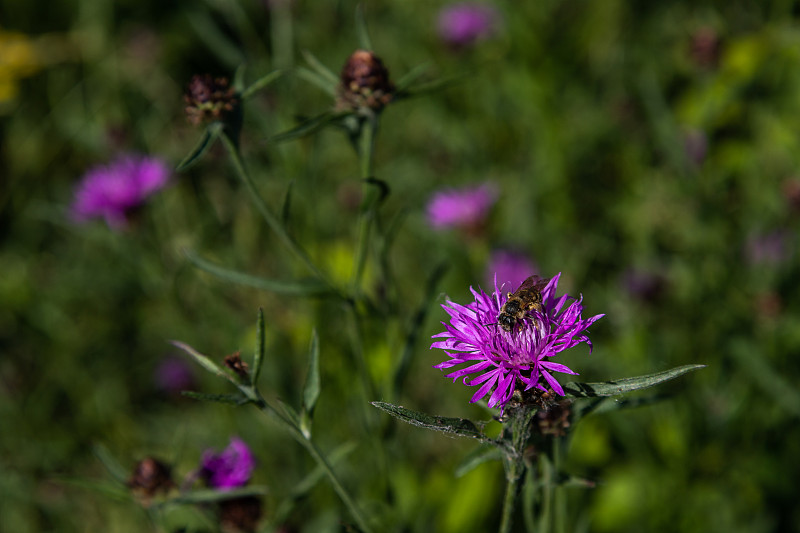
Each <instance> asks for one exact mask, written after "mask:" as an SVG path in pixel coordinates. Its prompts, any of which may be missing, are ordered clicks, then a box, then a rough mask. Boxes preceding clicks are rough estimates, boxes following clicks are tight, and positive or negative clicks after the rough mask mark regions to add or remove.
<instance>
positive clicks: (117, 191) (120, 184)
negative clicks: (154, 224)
mask: <svg viewBox="0 0 800 533" xmlns="http://www.w3.org/2000/svg"><path fill="white" fill-rule="evenodd" d="M169 177H170V170H169V166H167V164H166V163H165V162H164V161H162V160H161V159H158V158H154V157H146V156H141V155H125V156H121V157H119V158H117V159H115V160H114V161H112V162H111V163H109V164H108V165H104V166H96V167H94V168H92V169H90V170H89V171H88V172H87V173H86V174H85V175H84V176H83V179H82V180H81V182H80V183H79V184H78V187H77V189H76V190H75V200H74V202H73V204H72V209H71V216H72V219H73V220H75V221H77V222H83V221H86V220H88V219H90V218H104V219H105V221H106V223H107V224H108V225H109V226H110V227H112V228H115V229H118V228H121V227H124V226H125V225H126V224H127V222H128V217H129V216H130V215H131V214H132V213H133V212H134V211H135V210H136V209H137V208H139V207H141V205H142V204H143V203H144V201H145V200H146V199H147V197H148V196H150V195H152V194H154V193H155V192H157V191H159V190H160V189H162V188H163V187H164V186H165V185H166V184H167V182H168V181H169Z"/></svg>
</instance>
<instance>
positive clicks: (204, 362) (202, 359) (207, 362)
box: [170, 341, 239, 388]
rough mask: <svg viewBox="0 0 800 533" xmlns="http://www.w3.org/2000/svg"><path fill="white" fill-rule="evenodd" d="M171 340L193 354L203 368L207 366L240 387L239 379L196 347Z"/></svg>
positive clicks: (213, 372) (178, 346)
mask: <svg viewBox="0 0 800 533" xmlns="http://www.w3.org/2000/svg"><path fill="white" fill-rule="evenodd" d="M170 342H171V343H172V345H173V346H175V347H176V348H180V349H181V350H183V351H184V352H186V353H187V354H189V355H190V356H192V358H193V359H194V360H195V361H197V363H198V364H199V365H200V366H202V367H203V368H205V369H206V370H208V371H209V372H211V373H212V374H216V375H217V376H219V377H221V378H225V379H226V380H228V381H230V382H231V383H233V384H234V385H235V386H236V387H237V388H238V387H239V383H237V381H236V380H235V379H234V378H233V376H231V375H230V374H228V373H227V372H225V371H224V370H222V369H221V368H220V367H219V366H217V364H216V363H215V362H214V361H212V360H211V359H210V358H209V357H208V356H206V355H203V354H201V353H200V352H198V351H197V350H195V349H194V348H192V347H191V346H189V345H188V344H184V343H182V342H180V341H170Z"/></svg>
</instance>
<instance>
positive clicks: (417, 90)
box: [395, 74, 467, 100]
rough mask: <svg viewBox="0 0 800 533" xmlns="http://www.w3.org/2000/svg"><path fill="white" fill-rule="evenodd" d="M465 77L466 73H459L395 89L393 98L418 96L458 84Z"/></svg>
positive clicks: (402, 98)
mask: <svg viewBox="0 0 800 533" xmlns="http://www.w3.org/2000/svg"><path fill="white" fill-rule="evenodd" d="M466 77H467V75H466V74H460V75H458V76H450V77H447V78H440V79H438V80H434V81H431V82H428V83H423V84H420V85H417V86H416V87H406V88H404V89H403V90H397V92H395V100H404V99H407V98H416V97H418V96H424V95H426V94H429V93H433V92H437V91H442V90H444V89H447V88H449V87H452V86H454V85H458V84H460V83H461V82H462V80H463V79H466Z"/></svg>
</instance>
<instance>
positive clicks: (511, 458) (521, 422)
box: [500, 406, 536, 533]
mask: <svg viewBox="0 0 800 533" xmlns="http://www.w3.org/2000/svg"><path fill="white" fill-rule="evenodd" d="M535 415H536V409H535V408H532V407H529V406H522V407H519V408H516V409H514V410H513V411H512V412H510V413H509V419H510V420H509V422H508V423H509V424H510V426H511V446H512V448H513V453H510V454H509V455H508V456H506V458H505V461H504V462H503V463H504V465H505V467H506V495H505V498H504V500H503V514H502V518H501V520H500V533H509V532H510V531H511V524H512V521H513V516H514V507H515V504H516V499H517V492H519V480H520V478H521V477H522V476H523V475H524V474H525V461H524V459H523V457H524V454H525V448H526V446H527V445H528V439H529V438H530V436H531V420H532V419H533V417H534V416H535Z"/></svg>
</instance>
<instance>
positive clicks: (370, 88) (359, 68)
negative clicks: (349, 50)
mask: <svg viewBox="0 0 800 533" xmlns="http://www.w3.org/2000/svg"><path fill="white" fill-rule="evenodd" d="M340 78H341V84H340V85H339V87H338V89H337V93H338V94H337V98H336V106H337V108H339V109H372V110H375V111H379V110H381V109H383V107H384V106H385V105H387V104H388V103H389V102H391V101H392V98H393V96H394V84H392V82H391V81H390V80H389V71H388V70H386V67H384V66H383V62H382V61H381V60H380V58H379V57H378V56H376V55H375V54H373V53H372V52H369V51H367V50H356V51H355V52H353V54H352V55H351V56H350V57H349V58H348V59H347V63H345V65H344V68H343V69H342V74H341V76H340Z"/></svg>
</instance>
